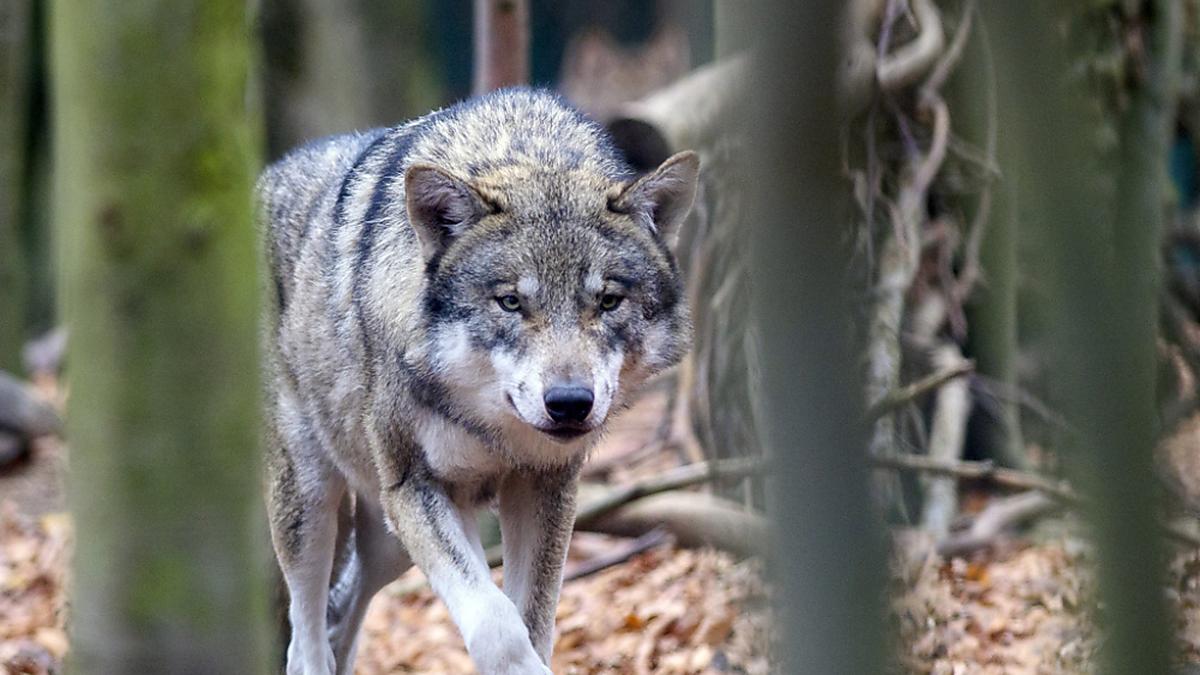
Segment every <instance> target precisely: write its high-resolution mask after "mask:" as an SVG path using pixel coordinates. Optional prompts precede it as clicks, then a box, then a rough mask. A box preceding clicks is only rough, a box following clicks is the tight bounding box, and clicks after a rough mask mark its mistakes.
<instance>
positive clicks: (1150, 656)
mask: <svg viewBox="0 0 1200 675" xmlns="http://www.w3.org/2000/svg"><path fill="white" fill-rule="evenodd" d="M980 5H981V7H983V8H984V9H985V12H986V14H987V16H988V17H989V18H990V19H991V20H992V21H993V24H994V26H995V28H996V30H995V31H994V32H993V35H994V36H995V39H994V40H993V41H992V44H993V46H994V47H995V48H996V50H997V56H998V59H997V60H998V63H999V64H1000V69H999V70H1000V74H1001V78H1000V79H1001V87H1000V100H1001V101H1005V102H1006V104H1005V105H1004V106H1003V107H1002V120H1003V122H1002V126H1001V137H1002V138H1006V139H1009V142H1011V143H1014V144H1019V146H1020V148H1021V160H1022V162H1021V164H1020V165H1019V166H1012V167H1009V168H1008V174H1009V175H1012V176H1014V177H1015V178H1016V181H1017V189H1018V191H1019V194H1020V200H1021V202H1022V204H1023V205H1026V206H1027V207H1028V208H1025V209H1023V210H1022V214H1025V215H1026V217H1027V218H1028V221H1027V222H1028V224H1029V227H1030V228H1031V233H1034V235H1035V236H1037V237H1039V245H1038V246H1037V247H1036V250H1037V252H1038V259H1037V260H1035V261H1033V264H1032V265H1031V266H1030V267H1031V269H1034V270H1038V271H1039V272H1040V273H1041V274H1042V275H1044V276H1043V277H1042V279H1043V283H1044V284H1045V288H1046V289H1047V293H1046V295H1047V300H1046V302H1047V308H1046V310H1045V311H1044V312H1043V313H1044V315H1045V316H1047V317H1049V318H1050V333H1051V336H1050V337H1051V340H1050V343H1051V345H1052V352H1051V358H1049V359H1048V367H1049V368H1051V369H1052V373H1051V381H1052V384H1053V385H1056V387H1057V388H1055V389H1053V390H1052V394H1053V395H1054V400H1055V402H1056V403H1057V405H1058V406H1059V407H1060V409H1061V410H1062V412H1063V414H1064V416H1065V417H1066V419H1067V421H1068V423H1069V424H1070V427H1071V431H1070V432H1068V433H1064V434H1063V437H1062V438H1061V439H1060V441H1059V443H1058V444H1057V447H1059V448H1061V449H1062V451H1063V454H1064V456H1065V459H1066V460H1067V466H1068V468H1069V469H1070V470H1071V471H1072V472H1073V473H1074V474H1075V480H1076V482H1077V484H1078V485H1079V486H1080V488H1081V491H1082V492H1084V494H1085V495H1086V496H1087V497H1089V498H1090V500H1089V503H1091V504H1092V510H1091V513H1090V516H1091V518H1092V520H1093V522H1094V525H1095V532H1096V538H1097V539H1096V542H1097V545H1098V553H1099V555H1098V561H1099V563H1098V568H1099V590H1100V596H1101V598H1100V599H1101V601H1102V602H1103V604H1104V617H1105V620H1104V622H1103V624H1104V626H1103V627H1104V630H1105V633H1106V635H1105V640H1104V642H1103V644H1104V647H1103V658H1102V672H1105V673H1113V674H1116V673H1166V672H1169V664H1170V660H1169V658H1168V654H1169V635H1170V633H1169V625H1170V624H1169V623H1168V622H1167V620H1166V615H1165V612H1164V606H1163V605H1164V602H1163V597H1164V596H1163V585H1162V584H1163V582H1164V572H1165V568H1164V564H1163V563H1164V558H1163V548H1162V542H1161V541H1160V539H1159V534H1158V529H1157V528H1156V527H1155V515H1156V514H1155V502H1154V484H1153V478H1152V474H1151V464H1150V463H1151V449H1152V447H1153V444H1154V439H1155V414H1156V413H1155V407H1154V402H1155V388H1154V377H1155V344H1154V330H1155V325H1156V322H1155V317H1154V312H1155V309H1156V307H1157V302H1156V300H1157V297H1158V296H1157V285H1158V274H1157V260H1158V250H1159V234H1160V233H1159V230H1160V226H1161V222H1162V217H1163V206H1164V205H1163V203H1162V201H1161V198H1160V197H1161V194H1162V192H1161V191H1162V185H1161V182H1160V179H1161V177H1162V176H1163V167H1165V157H1166V155H1165V147H1166V138H1167V130H1168V127H1167V122H1168V120H1169V119H1171V117H1172V114H1173V112H1172V109H1171V106H1170V91H1171V87H1172V84H1171V83H1172V80H1173V76H1172V72H1173V71H1175V70H1176V69H1177V68H1178V63H1177V58H1178V30H1179V27H1180V26H1181V25H1182V18H1181V17H1180V16H1179V11H1178V10H1179V4H1178V3H1177V2H1174V1H1172V0H1158V1H1156V2H1153V3H1152V6H1153V7H1152V11H1150V12H1148V16H1152V17H1154V18H1153V23H1152V25H1151V26H1150V27H1149V30H1148V32H1147V34H1146V37H1147V38H1148V39H1147V43H1146V46H1147V49H1148V52H1147V54H1148V55H1149V56H1148V62H1147V64H1146V65H1147V74H1148V79H1147V80H1146V81H1145V82H1143V83H1140V84H1138V85H1135V91H1134V92H1132V95H1131V102H1130V105H1129V107H1128V109H1127V110H1126V111H1125V113H1124V119H1123V120H1122V125H1121V130H1120V143H1121V151H1120V152H1119V153H1118V154H1119V155H1120V156H1119V158H1118V164H1117V166H1116V167H1114V173H1115V175H1116V177H1117V180H1116V190H1115V193H1113V194H1105V193H1104V191H1103V190H1102V189H1101V187H1102V186H1101V181H1100V180H1098V178H1097V176H1096V175H1095V172H1094V167H1096V166H1097V164H1098V162H1097V159H1096V153H1095V152H1093V146H1092V144H1091V139H1092V130H1091V129H1090V127H1089V125H1088V124H1087V123H1086V120H1088V119H1089V117H1088V116H1087V115H1086V113H1085V112H1084V111H1085V109H1084V108H1083V106H1082V105H1080V101H1079V100H1077V99H1078V97H1077V96H1073V95H1072V94H1078V93H1079V92H1077V91H1072V87H1070V86H1066V85H1064V82H1066V81H1067V72H1068V70H1067V69H1068V64H1067V59H1066V55H1065V50H1064V48H1063V44H1062V43H1063V41H1062V39H1061V37H1060V36H1059V35H1058V34H1057V33H1056V32H1055V30H1054V28H1053V27H1054V26H1055V24H1056V22H1055V21H1054V18H1053V17H1052V16H1050V14H1049V12H1047V11H1046V6H1045V3H1040V2H1036V1H1035V0H1010V1H1009V2H1004V3H980ZM1114 198H1115V203H1114V202H1113V201H1112V199H1114ZM1110 205H1111V206H1113V207H1115V208H1110V207H1109V206H1110Z"/></svg>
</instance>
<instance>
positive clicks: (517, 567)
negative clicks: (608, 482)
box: [500, 466, 579, 664]
mask: <svg viewBox="0 0 1200 675" xmlns="http://www.w3.org/2000/svg"><path fill="white" fill-rule="evenodd" d="M578 474H579V470H578V467H576V466H570V467H564V468H561V469H553V470H543V471H536V472H535V471H532V470H518V471H513V472H512V473H510V474H509V475H508V476H507V477H505V479H504V482H503V483H502V484H501V486H500V532H501V535H502V536H503V538H504V592H505V593H507V594H508V597H510V598H512V600H513V602H514V603H516V605H517V609H518V610H520V612H521V616H522V618H524V620H525V625H526V626H527V627H528V628H529V635H530V638H531V639H532V640H533V646H534V649H536V650H537V652H538V654H539V655H540V656H541V657H542V660H543V661H545V662H546V663H547V664H549V663H550V652H551V651H552V649H553V646H554V613H555V610H556V609H557V608H558V592H559V589H560V588H561V586H562V568H563V563H564V562H565V560H566V557H567V546H568V545H569V544H570V541H571V530H572V529H574V525H575V488H576V478H577V476H578Z"/></svg>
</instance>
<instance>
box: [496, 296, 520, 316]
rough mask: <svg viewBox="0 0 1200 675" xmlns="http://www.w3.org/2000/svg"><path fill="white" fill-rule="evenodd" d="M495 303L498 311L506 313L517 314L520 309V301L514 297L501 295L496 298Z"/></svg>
mask: <svg viewBox="0 0 1200 675" xmlns="http://www.w3.org/2000/svg"><path fill="white" fill-rule="evenodd" d="M496 302H497V303H498V304H499V305H500V309H503V310H504V311H506V312H517V311H520V309H521V299H520V298H518V297H517V296H515V295H501V296H500V297H498V298H496Z"/></svg>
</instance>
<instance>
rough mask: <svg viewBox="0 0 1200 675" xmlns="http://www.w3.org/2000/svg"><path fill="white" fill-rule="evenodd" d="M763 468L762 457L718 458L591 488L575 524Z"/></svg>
mask: <svg viewBox="0 0 1200 675" xmlns="http://www.w3.org/2000/svg"><path fill="white" fill-rule="evenodd" d="M761 468H762V460H760V459H758V458H755V457H736V458H731V459H719V460H714V461H711V462H696V463H694V464H685V465H683V466H681V467H678V468H675V469H672V470H670V471H667V472H664V473H662V474H660V475H658V476H654V477H652V478H649V479H646V480H644V481H640V482H637V483H633V484H631V485H626V486H623V487H619V488H615V489H605V488H599V489H600V490H604V491H603V492H599V493H598V492H596V488H592V489H591V490H590V491H591V492H592V495H591V499H587V500H586V501H585V499H586V497H585V499H580V504H581V506H580V507H579V510H578V512H577V513H576V516H575V526H576V527H577V528H580V529H587V527H586V526H587V525H588V524H590V523H591V522H592V521H593V520H595V519H597V518H599V517H601V516H604V515H605V514H608V513H610V512H612V511H614V510H616V509H618V508H620V507H622V506H624V505H626V504H628V503H630V502H632V501H635V500H638V499H642V498H645V497H649V496H651V495H656V494H660V493H663V492H668V491H671V490H678V489H680V488H685V487H690V486H692V485H699V484H701V483H706V482H708V481H712V480H716V479H720V478H744V477H745V476H749V475H752V474H754V473H757V472H758V471H760V470H761ZM580 489H581V496H583V495H584V492H588V491H589V490H588V489H587V488H586V487H585V486H581V488H580Z"/></svg>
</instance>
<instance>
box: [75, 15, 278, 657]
mask: <svg viewBox="0 0 1200 675" xmlns="http://www.w3.org/2000/svg"><path fill="white" fill-rule="evenodd" d="M51 17H52V36H53V38H52V48H53V50H54V57H55V58H54V60H53V63H54V78H53V81H54V83H55V85H54V86H55V90H54V93H55V101H56V104H57V105H56V108H57V111H56V117H55V128H56V133H57V138H58V141H59V142H58V145H57V153H58V154H57V164H56V166H57V167H58V181H59V182H58V185H57V188H56V194H57V195H58V196H59V197H60V199H59V201H58V202H57V204H56V207H57V222H58V223H60V225H61V227H62V229H61V231H60V237H59V238H60V240H61V241H62V242H63V244H62V246H61V254H62V258H61V266H60V269H61V271H62V288H63V291H64V304H65V309H66V317H67V320H68V325H69V326H70V330H71V342H70V353H69V361H68V368H69V372H68V379H69V384H70V387H71V403H70V406H71V411H70V416H69V420H68V429H69V434H68V437H69V438H70V441H71V478H70V486H69V487H70V500H71V507H72V511H73V513H74V516H75V518H76V535H77V542H76V549H75V563H76V565H75V569H74V573H73V589H72V607H71V612H72V617H71V626H72V632H73V635H72V648H71V659H72V661H73V669H74V672H77V673H149V672H163V673H167V672H169V673H185V674H186V673H266V672H268V665H267V664H268V654H269V649H268V648H267V645H268V642H269V636H270V632H269V628H268V626H267V623H266V617H267V612H266V604H267V598H266V589H267V586H266V583H265V580H264V573H265V571H266V570H267V569H268V567H269V562H268V558H267V551H266V546H265V541H266V537H265V532H264V531H265V528H264V527H263V522H264V519H263V517H262V515H261V505H260V498H259V485H260V481H259V470H258V448H259V434H260V431H259V415H258V410H259V387H260V384H259V381H258V375H257V374H258V360H257V357H258V353H257V342H258V340H257V316H258V302H257V296H258V274H257V258H258V255H257V249H258V246H257V245H256V243H255V236H256V235H255V228H254V225H253V204H252V199H251V186H252V183H253V179H254V173H255V171H256V168H257V160H258V158H257V156H256V153H255V152H254V150H255V148H256V147H257V141H258V132H259V126H258V122H257V117H256V115H254V114H252V113H253V112H255V111H252V110H248V109H247V101H248V100H249V97H248V96H247V89H246V87H247V78H248V69H249V65H250V54H251V50H250V44H249V39H248V28H249V26H248V18H247V16H246V9H245V3H242V2H238V1H236V0H191V1H184V2H172V3H162V2H155V1H153V0H58V1H57V2H56V3H55V4H54V6H53V12H52V13H51Z"/></svg>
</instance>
